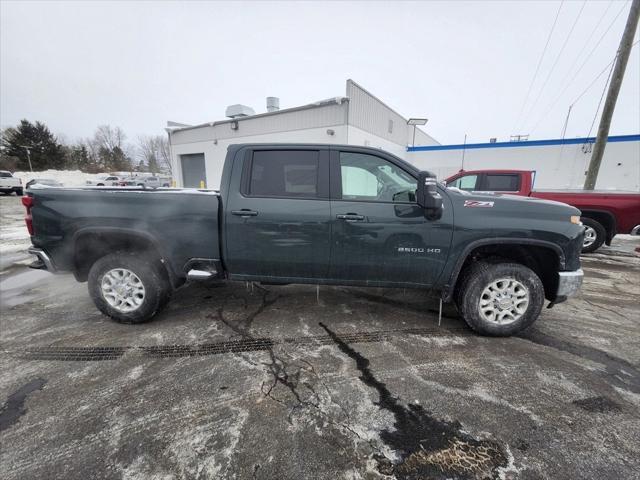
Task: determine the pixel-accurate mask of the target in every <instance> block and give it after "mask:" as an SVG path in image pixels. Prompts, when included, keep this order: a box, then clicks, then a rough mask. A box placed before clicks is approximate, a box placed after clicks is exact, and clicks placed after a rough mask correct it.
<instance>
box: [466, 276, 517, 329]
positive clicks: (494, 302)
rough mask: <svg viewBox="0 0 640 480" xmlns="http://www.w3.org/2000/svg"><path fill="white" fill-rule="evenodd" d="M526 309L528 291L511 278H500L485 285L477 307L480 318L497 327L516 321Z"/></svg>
mask: <svg viewBox="0 0 640 480" xmlns="http://www.w3.org/2000/svg"><path fill="white" fill-rule="evenodd" d="M528 307H529V289H528V288H527V287H525V286H524V285H523V284H522V283H520V282H519V281H517V280H515V279H513V278H501V279H499V280H496V281H494V282H491V283H490V284H489V285H487V286H486V287H485V289H484V290H483V291H482V294H481V295H480V302H479V305H478V309H479V310H480V316H481V317H482V318H484V319H485V320H487V321H489V322H492V323H496V324H498V325H508V324H510V323H513V322H516V321H518V320H519V319H520V318H521V317H522V316H523V315H524V314H525V312H526V311H527V308H528Z"/></svg>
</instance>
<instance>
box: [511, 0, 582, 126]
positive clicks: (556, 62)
mask: <svg viewBox="0 0 640 480" xmlns="http://www.w3.org/2000/svg"><path fill="white" fill-rule="evenodd" d="M586 4H587V0H584V2H582V7H580V11H579V12H578V15H577V16H576V19H575V20H574V21H573V25H571V29H570V30H569V33H568V34H567V36H566V38H565V39H564V43H563V44H562V47H561V48H560V51H559V52H558V55H557V56H556V59H555V61H554V62H553V65H552V66H551V69H550V70H549V73H548V74H547V77H546V78H545V79H544V83H543V84H542V87H541V88H540V91H539V92H538V96H537V97H536V100H535V101H534V102H533V106H532V107H531V109H530V110H529V112H530V114H532V113H533V112H534V111H535V109H536V107H537V106H538V102H539V101H540V97H542V94H543V93H544V89H545V87H546V86H547V83H549V79H550V78H551V75H552V74H553V72H554V70H555V68H556V66H557V65H558V62H559V61H560V57H562V53H563V52H564V49H565V47H566V46H567V43H569V39H570V38H571V35H572V34H573V30H574V29H575V28H576V25H577V23H578V20H580V17H581V16H582V11H583V10H584V7H585V5H586ZM526 118H527V117H525V120H526ZM526 123H527V122H526V121H525V122H524V124H526Z"/></svg>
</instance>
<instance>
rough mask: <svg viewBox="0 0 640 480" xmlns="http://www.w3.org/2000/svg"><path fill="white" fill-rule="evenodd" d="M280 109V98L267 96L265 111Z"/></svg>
mask: <svg viewBox="0 0 640 480" xmlns="http://www.w3.org/2000/svg"><path fill="white" fill-rule="evenodd" d="M278 110H280V99H279V98H278V97H267V112H277V111H278Z"/></svg>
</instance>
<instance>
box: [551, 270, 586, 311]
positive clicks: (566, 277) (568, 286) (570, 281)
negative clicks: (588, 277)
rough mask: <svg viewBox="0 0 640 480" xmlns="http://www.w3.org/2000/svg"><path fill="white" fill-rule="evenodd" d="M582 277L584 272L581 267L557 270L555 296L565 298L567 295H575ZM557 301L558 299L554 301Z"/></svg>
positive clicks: (580, 284)
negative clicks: (566, 270)
mask: <svg viewBox="0 0 640 480" xmlns="http://www.w3.org/2000/svg"><path fill="white" fill-rule="evenodd" d="M583 278H584V272H583V271H582V269H581V268H579V269H578V270H574V271H572V272H558V291H557V292H556V297H557V298H558V299H562V300H565V299H566V298H567V297H571V296H573V295H575V294H576V292H577V291H578V290H580V287H581V286H582V279H583ZM557 302H558V300H556V303H557Z"/></svg>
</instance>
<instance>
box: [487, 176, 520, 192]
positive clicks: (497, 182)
mask: <svg viewBox="0 0 640 480" xmlns="http://www.w3.org/2000/svg"><path fill="white" fill-rule="evenodd" d="M519 189H520V177H519V176H518V175H495V174H494V175H489V174H487V176H486V180H485V186H484V190H488V191H490V192H517V191H518V190H519Z"/></svg>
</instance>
